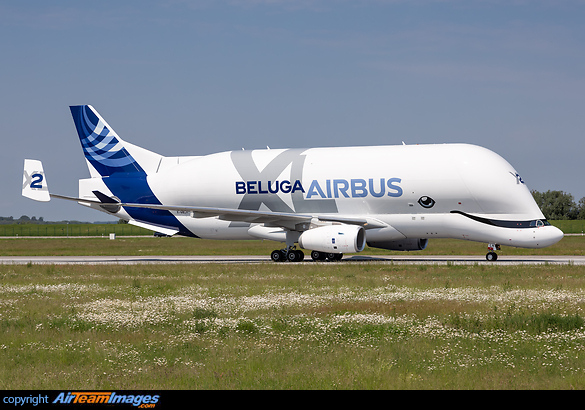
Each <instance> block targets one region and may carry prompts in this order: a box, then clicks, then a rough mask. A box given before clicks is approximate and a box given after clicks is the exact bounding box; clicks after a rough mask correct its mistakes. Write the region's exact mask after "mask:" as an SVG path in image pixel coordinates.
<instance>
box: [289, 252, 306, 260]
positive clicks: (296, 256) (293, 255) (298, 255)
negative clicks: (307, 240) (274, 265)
mask: <svg viewBox="0 0 585 410" xmlns="http://www.w3.org/2000/svg"><path fill="white" fill-rule="evenodd" d="M286 258H287V259H288V261H289V262H300V261H302V260H303V259H304V258H305V254H304V253H303V252H302V251H298V250H290V251H288V253H287V254H286Z"/></svg>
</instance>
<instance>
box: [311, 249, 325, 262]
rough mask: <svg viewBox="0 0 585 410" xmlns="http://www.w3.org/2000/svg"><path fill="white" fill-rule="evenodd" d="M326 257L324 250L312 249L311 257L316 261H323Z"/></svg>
mask: <svg viewBox="0 0 585 410" xmlns="http://www.w3.org/2000/svg"><path fill="white" fill-rule="evenodd" d="M326 257H327V255H326V254H325V253H324V252H319V251H311V259H313V260H314V261H315V262H317V261H323V260H325V258H326Z"/></svg>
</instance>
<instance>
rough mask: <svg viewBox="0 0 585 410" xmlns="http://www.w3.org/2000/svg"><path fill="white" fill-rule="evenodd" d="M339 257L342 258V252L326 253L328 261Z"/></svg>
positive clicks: (336, 259) (337, 259) (338, 259)
mask: <svg viewBox="0 0 585 410" xmlns="http://www.w3.org/2000/svg"><path fill="white" fill-rule="evenodd" d="M341 258H343V253H328V254H327V259H329V260H330V261H334V262H335V261H340V260H341Z"/></svg>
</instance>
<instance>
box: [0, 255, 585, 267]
mask: <svg viewBox="0 0 585 410" xmlns="http://www.w3.org/2000/svg"><path fill="white" fill-rule="evenodd" d="M28 263H33V264H55V265H67V264H79V265H83V264H86V265H87V264H94V265H99V264H129V265H132V264H165V263H167V264H168V263H192V264H198V263H250V264H251V263H275V262H272V261H271V260H270V257H269V256H268V255H266V256H262V255H260V256H250V255H225V256H218V255H212V256H191V255H180V256H177V255H173V256H1V257H0V264H6V265H19V264H28ZM281 263H291V262H281ZM306 263H326V264H327V263H355V264H360V263H391V264H399V265H417V264H421V265H475V264H486V265H491V264H500V265H544V264H564V265H585V256H573V255H571V256H505V255H499V257H498V260H497V261H496V262H488V261H486V260H485V257H483V256H478V255H474V256H462V255H440V256H429V255H425V256H421V255H404V256H402V255H399V256H396V255H392V256H379V255H376V256H373V255H348V256H346V257H344V258H343V259H342V260H341V261H338V262H327V261H325V262H313V261H312V260H311V258H307V257H306V258H305V260H304V261H303V262H297V264H306Z"/></svg>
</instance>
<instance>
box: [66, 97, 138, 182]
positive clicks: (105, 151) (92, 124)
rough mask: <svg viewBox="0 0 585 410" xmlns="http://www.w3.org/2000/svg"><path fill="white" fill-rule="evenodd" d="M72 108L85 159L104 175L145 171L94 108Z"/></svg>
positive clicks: (77, 106) (76, 106) (84, 106)
mask: <svg viewBox="0 0 585 410" xmlns="http://www.w3.org/2000/svg"><path fill="white" fill-rule="evenodd" d="M69 108H70V109H71V115H72V116H73V121H74V122H75V128H77V134H79V140H80V141H81V147H82V148H83V153H84V154H85V158H86V159H87V160H88V161H89V163H90V164H91V165H92V166H93V167H94V168H95V169H96V171H97V172H99V174H100V175H101V176H102V177H107V176H110V175H112V174H115V173H131V172H132V173H135V172H138V173H141V174H145V172H144V170H143V169H142V167H141V166H140V165H139V164H138V162H136V160H135V159H134V158H133V157H132V155H130V153H129V152H128V151H126V149H125V148H124V146H123V145H122V143H121V142H120V140H119V139H118V136H117V135H116V133H115V132H114V131H113V130H111V129H109V128H108V126H107V124H105V123H104V122H103V121H102V120H100V118H99V117H98V116H97V115H96V114H95V113H94V111H93V110H92V108H91V107H89V106H87V105H75V106H72V107H69Z"/></svg>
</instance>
